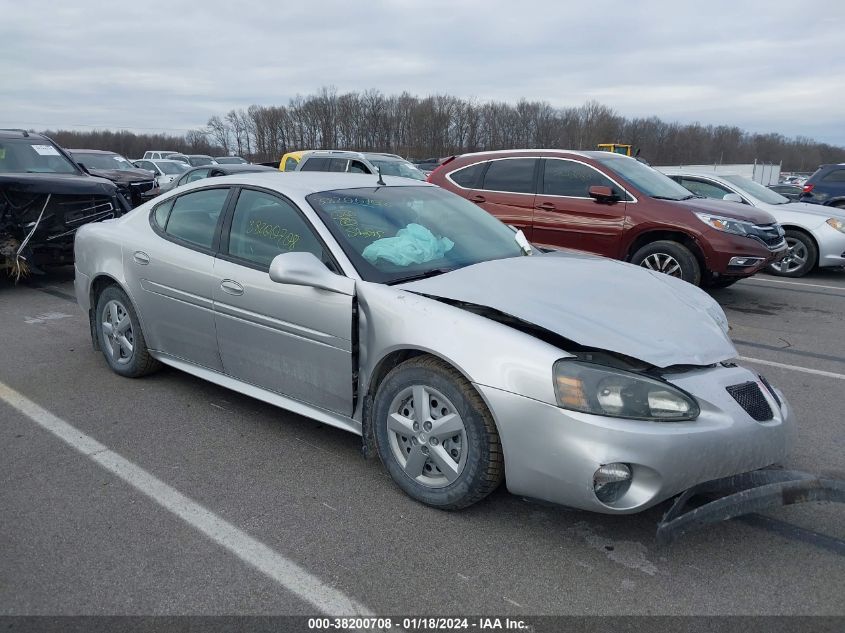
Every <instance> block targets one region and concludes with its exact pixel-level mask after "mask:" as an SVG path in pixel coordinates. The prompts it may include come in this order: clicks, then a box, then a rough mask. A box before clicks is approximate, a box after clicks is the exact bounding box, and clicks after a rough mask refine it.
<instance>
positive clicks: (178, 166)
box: [156, 161, 190, 176]
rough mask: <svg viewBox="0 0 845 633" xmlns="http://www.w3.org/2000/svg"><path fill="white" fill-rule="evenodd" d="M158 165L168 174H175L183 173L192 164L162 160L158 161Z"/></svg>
mask: <svg viewBox="0 0 845 633" xmlns="http://www.w3.org/2000/svg"><path fill="white" fill-rule="evenodd" d="M156 165H158V168H159V169H160V170H161V171H163V172H164V173H165V174H167V175H168V176H175V175H176V174H183V173H185V172H186V171H188V169H189V167H190V165H187V164H185V163H175V162H174V163H165V162H162V161H157V162H156Z"/></svg>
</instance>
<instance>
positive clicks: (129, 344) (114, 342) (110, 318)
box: [100, 299, 135, 365]
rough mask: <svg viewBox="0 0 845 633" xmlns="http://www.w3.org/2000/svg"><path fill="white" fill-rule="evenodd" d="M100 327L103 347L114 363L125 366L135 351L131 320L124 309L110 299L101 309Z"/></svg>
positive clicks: (120, 304) (118, 302)
mask: <svg viewBox="0 0 845 633" xmlns="http://www.w3.org/2000/svg"><path fill="white" fill-rule="evenodd" d="M100 327H101V329H102V332H103V346H104V347H105V350H106V352H108V354H109V356H111V359H112V361H113V362H114V363H116V364H118V365H125V364H127V363H129V362H130V361H131V360H132V353H133V351H134V349H135V335H134V332H133V331H132V319H131V318H130V316H129V313H128V312H127V310H126V307H125V306H124V305H123V304H122V303H121V302H120V301H116V300H114V299H112V300H111V301H109V302H108V303H106V305H105V306H104V307H103V312H102V317H101V322H100Z"/></svg>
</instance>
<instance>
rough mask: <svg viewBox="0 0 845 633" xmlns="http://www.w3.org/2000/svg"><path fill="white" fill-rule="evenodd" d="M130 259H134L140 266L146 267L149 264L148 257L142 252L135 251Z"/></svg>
mask: <svg viewBox="0 0 845 633" xmlns="http://www.w3.org/2000/svg"><path fill="white" fill-rule="evenodd" d="M132 259H134V260H135V261H136V262H137V263H139V264H141V266H146V265H147V264H149V263H150V256H149V255H147V254H146V253H145V252H144V251H135V253H134V254H133V255H132Z"/></svg>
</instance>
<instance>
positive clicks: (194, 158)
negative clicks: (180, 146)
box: [188, 156, 214, 167]
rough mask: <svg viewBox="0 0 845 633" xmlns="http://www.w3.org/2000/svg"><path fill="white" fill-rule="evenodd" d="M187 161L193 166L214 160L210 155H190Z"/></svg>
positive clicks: (206, 163)
mask: <svg viewBox="0 0 845 633" xmlns="http://www.w3.org/2000/svg"><path fill="white" fill-rule="evenodd" d="M188 161H190V163H191V165H193V166H194V167H200V166H202V165H213V164H214V161H213V160H212V159H211V157H210V156H191V157H190V158H189V159H188Z"/></svg>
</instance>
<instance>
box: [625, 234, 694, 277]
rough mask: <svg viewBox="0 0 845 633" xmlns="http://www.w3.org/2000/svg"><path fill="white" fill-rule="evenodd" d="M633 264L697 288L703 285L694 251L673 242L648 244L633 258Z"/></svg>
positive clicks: (663, 241) (665, 241)
mask: <svg viewBox="0 0 845 633" xmlns="http://www.w3.org/2000/svg"><path fill="white" fill-rule="evenodd" d="M631 263H632V264H635V265H637V266H642V267H643V268H647V269H649V270H654V271H656V272H660V273H664V274H667V275H670V276H672V277H677V278H678V279H683V280H684V281H686V282H689V283H691V284H693V285H695V286H699V285H701V266H699V265H698V260H697V259H696V258H695V255H693V254H692V251H690V249H688V248H687V247H686V246H684V245H683V244H679V243H678V242H673V241H671V240H658V241H657V242H651V243H650V244H646V245H645V246H643V247H642V248H641V249H640V250H638V251H637V252H636V253H634V256H633V257H632V258H631Z"/></svg>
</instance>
